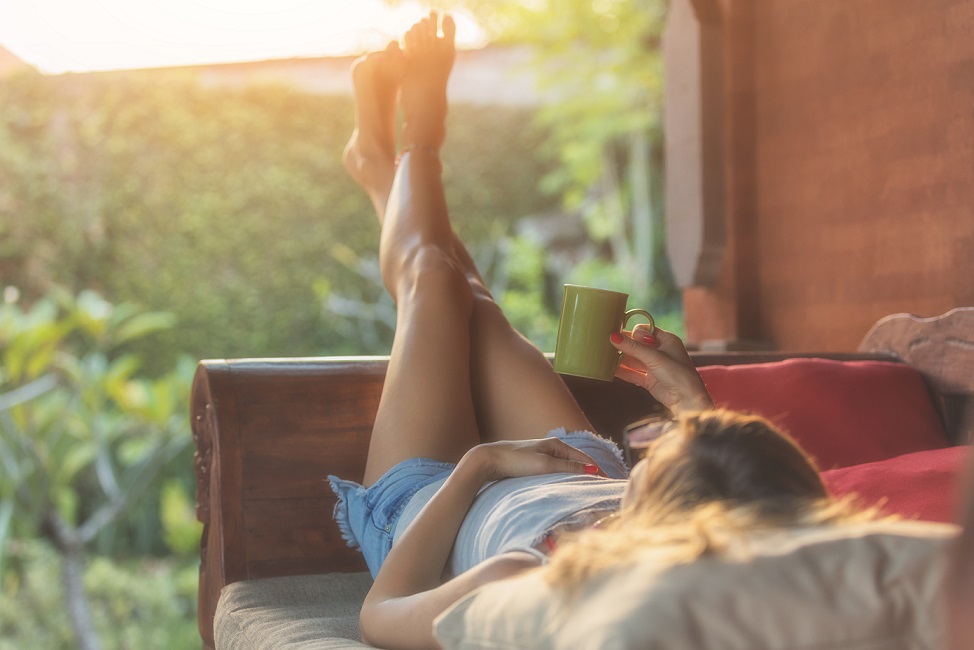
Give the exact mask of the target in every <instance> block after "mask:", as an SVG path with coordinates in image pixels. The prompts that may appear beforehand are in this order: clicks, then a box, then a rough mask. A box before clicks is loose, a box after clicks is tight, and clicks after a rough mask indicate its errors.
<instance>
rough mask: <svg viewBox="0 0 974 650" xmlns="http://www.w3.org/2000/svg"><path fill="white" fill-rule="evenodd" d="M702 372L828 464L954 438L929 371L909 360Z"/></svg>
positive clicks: (724, 400) (717, 392) (718, 392)
mask: <svg viewBox="0 0 974 650" xmlns="http://www.w3.org/2000/svg"><path fill="white" fill-rule="evenodd" d="M700 375H701V376H702V377H703V380H704V383H706V385H707V389H708V390H709V391H710V394H711V396H712V397H713V399H714V402H715V403H716V404H717V406H721V407H724V408H730V409H734V410H738V411H746V412H749V413H755V414H757V415H762V416H764V417H766V418H768V419H769V420H771V421H772V422H774V423H775V424H777V425H778V426H780V427H781V428H783V429H784V430H785V431H787V432H788V433H790V434H791V435H792V436H793V437H794V438H795V440H796V441H797V442H798V444H799V445H800V446H801V447H802V448H803V449H804V450H805V451H806V452H807V453H808V454H810V455H811V456H812V457H813V458H814V459H815V462H816V463H817V464H818V467H819V469H821V470H828V469H835V468H837V467H849V466H851V465H860V464H862V463H872V462H875V461H878V460H884V459H886V458H893V457H894V456H901V455H903V454H908V453H912V452H915V451H924V450H927V449H940V448H942V447H947V446H948V445H950V441H949V439H948V438H947V434H946V432H945V431H944V427H943V423H942V422H941V421H940V416H939V415H938V413H937V409H936V407H935V405H934V403H933V400H932V399H931V398H930V393H929V391H928V390H927V387H926V384H925V383H924V380H923V376H922V375H921V374H920V373H919V372H917V370H915V369H914V368H911V367H910V366H908V365H906V364H903V363H893V362H887V361H833V360H829V359H787V360H784V361H776V362H773V363H758V364H752V365H740V366H706V367H702V368H700Z"/></svg>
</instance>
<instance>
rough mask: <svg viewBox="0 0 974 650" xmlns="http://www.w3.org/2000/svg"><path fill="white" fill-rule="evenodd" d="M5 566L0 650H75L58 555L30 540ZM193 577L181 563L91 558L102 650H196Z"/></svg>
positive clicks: (90, 587)
mask: <svg viewBox="0 0 974 650" xmlns="http://www.w3.org/2000/svg"><path fill="white" fill-rule="evenodd" d="M10 560H11V565H12V568H13V570H12V571H8V572H7V573H6V574H5V576H4V580H3V584H2V585H0V586H2V596H0V650H20V649H25V648H44V649H45V650H70V649H73V648H76V647H77V646H76V643H75V641H74V638H73V635H72V632H71V625H70V622H69V620H68V616H67V613H66V611H65V608H64V604H63V603H64V600H63V599H64V595H63V592H62V588H61V583H60V576H59V572H60V564H59V560H58V556H57V554H56V553H55V552H54V551H53V550H52V549H51V548H50V547H49V546H47V545H46V544H43V543H41V542H36V541H35V542H28V543H21V544H17V545H16V546H15V547H14V549H13V552H12V553H11V557H10ZM197 571H198V569H197V567H196V565H195V563H194V562H187V561H186V560H179V561H176V560H172V559H169V560H153V559H142V560H137V561H125V562H113V561H111V560H109V559H107V558H95V559H94V560H93V561H92V562H91V563H90V565H89V567H88V569H87V570H86V572H85V578H84V582H85V588H86V590H87V592H88V594H89V596H90V599H91V606H92V610H93V616H94V619H95V625H96V628H97V630H98V634H99V638H100V639H101V641H102V643H103V645H104V647H105V648H106V650H112V649H118V650H122V649H124V648H144V649H146V650H150V649H153V648H158V649H159V650H190V649H193V650H195V649H197V648H199V647H200V640H199V632H198V631H197V627H196V581H197Z"/></svg>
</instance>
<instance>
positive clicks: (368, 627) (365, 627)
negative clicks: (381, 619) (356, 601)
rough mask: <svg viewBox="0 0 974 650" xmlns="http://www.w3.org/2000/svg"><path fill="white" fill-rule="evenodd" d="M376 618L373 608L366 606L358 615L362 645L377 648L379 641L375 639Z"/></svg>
mask: <svg viewBox="0 0 974 650" xmlns="http://www.w3.org/2000/svg"><path fill="white" fill-rule="evenodd" d="M374 619H375V616H374V614H373V612H372V608H371V607H369V606H368V604H365V605H363V606H362V611H360V612H359V615H358V632H359V636H361V637H362V643H364V644H366V645H371V646H377V645H378V640H377V639H376V638H375V621H374Z"/></svg>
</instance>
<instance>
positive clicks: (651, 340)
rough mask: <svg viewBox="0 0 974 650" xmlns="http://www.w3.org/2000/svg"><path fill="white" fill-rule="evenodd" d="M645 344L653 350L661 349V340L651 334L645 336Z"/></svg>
mask: <svg viewBox="0 0 974 650" xmlns="http://www.w3.org/2000/svg"><path fill="white" fill-rule="evenodd" d="M643 343H645V344H646V345H648V346H649V347H651V348H658V347H659V339H658V338H656V337H655V336H653V335H652V334H650V335H649V336H644V337H643Z"/></svg>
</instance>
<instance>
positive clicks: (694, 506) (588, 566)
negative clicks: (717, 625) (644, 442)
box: [547, 410, 876, 587]
mask: <svg viewBox="0 0 974 650" xmlns="http://www.w3.org/2000/svg"><path fill="white" fill-rule="evenodd" d="M875 514H876V513H875V512H874V511H871V510H865V511H864V510H862V509H860V508H858V507H857V506H856V505H855V504H854V503H852V502H850V501H838V502H837V501H833V500H831V499H829V498H828V494H827V492H826V490H825V486H824V485H823V484H822V481H821V479H820V478H819V475H818V472H817V471H816V469H815V466H814V464H813V463H812V461H811V460H810V459H809V458H808V456H806V455H805V453H804V452H802V450H801V449H800V448H799V447H798V446H797V445H796V444H795V443H794V442H792V440H791V439H790V438H789V437H788V436H787V435H785V434H784V433H782V432H781V431H779V430H778V429H776V428H775V427H774V425H772V424H771V423H769V422H768V421H767V420H765V419H763V418H760V417H757V416H752V415H745V414H741V413H734V412H731V411H720V410H714V411H705V412H700V413H692V414H688V415H683V416H681V417H679V418H678V419H677V420H675V421H674V422H672V423H670V424H669V425H668V426H667V427H665V429H664V432H663V434H662V435H660V436H659V437H658V438H657V439H656V440H654V441H653V442H652V443H651V444H650V446H649V447H648V448H647V449H646V453H645V456H644V458H643V460H641V461H640V462H639V463H637V464H636V467H634V468H633V471H632V474H631V476H630V480H629V487H628V490H627V492H626V494H625V496H624V497H623V501H622V507H621V508H620V510H619V515H618V516H617V517H614V518H613V519H612V520H611V521H609V522H607V523H606V524H605V525H602V526H600V527H599V528H598V529H589V530H585V531H580V532H578V533H577V534H575V535H574V536H573V537H572V539H570V540H566V543H565V544H559V546H558V551H557V552H556V553H555V554H554V555H553V556H552V558H551V562H550V564H549V565H548V567H547V575H548V577H549V579H550V580H552V581H553V582H554V583H556V584H562V585H565V586H567V587H572V586H573V585H578V584H580V583H581V582H582V581H584V580H585V579H586V578H587V577H589V576H592V575H593V574H595V573H597V572H599V571H601V570H604V569H608V568H611V567H617V566H622V565H624V564H626V563H627V562H635V561H638V558H640V557H641V556H642V555H641V554H642V552H643V551H644V550H646V549H649V548H652V549H655V551H654V555H653V557H654V558H655V559H654V561H662V560H661V558H663V557H665V558H667V559H666V561H669V562H688V561H691V560H693V559H694V558H697V557H700V556H701V555H706V554H710V553H719V552H721V550H722V549H724V548H727V547H728V546H730V545H732V544H733V543H734V540H735V539H737V538H740V537H744V536H747V535H751V534H755V533H757V532H759V531H761V530H768V529H771V528H779V527H787V526H806V525H807V526H814V525H827V524H837V523H841V522H846V521H856V520H863V519H872V518H875Z"/></svg>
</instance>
